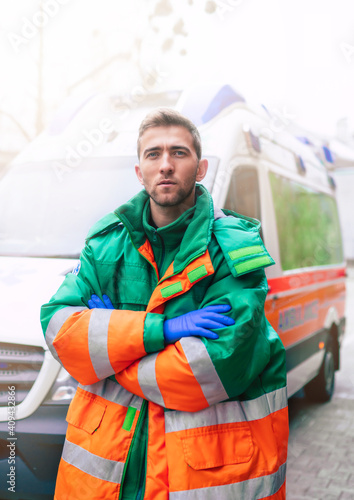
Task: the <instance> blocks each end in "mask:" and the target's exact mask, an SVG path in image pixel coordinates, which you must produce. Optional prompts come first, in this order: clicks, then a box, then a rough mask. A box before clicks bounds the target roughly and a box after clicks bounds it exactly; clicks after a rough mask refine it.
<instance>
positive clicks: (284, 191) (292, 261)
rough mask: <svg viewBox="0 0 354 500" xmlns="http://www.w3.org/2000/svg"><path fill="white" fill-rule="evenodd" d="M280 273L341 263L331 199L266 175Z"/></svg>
mask: <svg viewBox="0 0 354 500" xmlns="http://www.w3.org/2000/svg"><path fill="white" fill-rule="evenodd" d="M269 177H270V184H271V188H272V193H273V202H274V208H275V215H276V221H277V227H278V235H279V247H280V257H281V264H282V268H283V270H288V269H296V268H301V267H309V266H322V265H329V264H337V263H340V262H342V261H343V251H342V240H341V233H340V226H339V219H338V212H337V206H336V202H335V200H334V198H332V197H331V196H329V195H328V194H325V193H320V192H317V191H314V190H313V189H311V188H308V187H306V186H303V185H301V184H299V183H297V182H294V181H292V180H289V179H286V178H284V177H282V176H280V175H278V174H274V173H273V172H271V173H270V174H269Z"/></svg>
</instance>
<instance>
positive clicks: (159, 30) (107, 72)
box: [0, 0, 354, 165]
mask: <svg viewBox="0 0 354 500" xmlns="http://www.w3.org/2000/svg"><path fill="white" fill-rule="evenodd" d="M353 10H354V7H353V3H352V2H351V1H350V0H338V1H337V2H333V1H330V0H322V1H321V0H312V1H311V2H308V1H305V0H299V1H297V2H292V1H289V0H285V1H284V0H267V1H264V0H179V1H174V0H145V1H142V0H130V1H129V2H126V1H121V0H101V1H100V2H95V1H91V0H16V1H15V2H8V1H6V0H1V1H0V35H1V44H0V60H1V63H2V65H1V69H2V71H1V75H2V77H1V80H0V165H4V164H6V163H7V162H8V161H9V160H10V159H11V158H12V157H13V156H14V155H15V154H16V153H18V152H19V151H20V150H21V149H23V148H24V147H25V146H26V144H27V143H28V142H30V141H31V140H33V139H34V138H35V137H36V136H37V135H38V134H39V133H40V132H41V131H42V130H43V129H44V128H45V127H46V126H48V124H49V123H50V120H51V118H52V117H53V115H54V113H55V112H56V110H57V109H58V108H59V107H60V106H61V105H62V103H63V102H64V101H65V99H67V98H68V97H70V96H75V95H84V94H89V93H93V92H96V91H98V92H109V93H113V94H117V95H126V96H127V99H128V98H130V101H134V98H133V97H134V96H133V95H132V91H133V93H134V92H135V99H136V100H137V99H138V94H139V92H140V94H139V97H140V98H141V97H142V96H143V94H144V93H145V94H147V93H149V92H152V91H153V92H157V91H158V92H161V91H165V90H171V89H179V90H180V89H183V88H186V87H188V86H190V85H194V84H198V83H200V82H205V81H208V82H210V81H223V82H227V83H229V84H231V85H232V86H233V87H234V88H235V89H237V90H238V91H239V92H241V93H242V94H243V95H244V96H245V98H246V100H247V101H251V102H252V101H254V102H260V103H263V104H265V105H266V106H267V108H268V109H270V110H272V109H276V110H277V111H278V113H282V114H283V115H285V116H287V117H288V118H289V119H291V120H292V121H295V122H296V123H297V124H299V125H300V126H302V127H305V128H306V129H308V130H311V131H313V132H316V133H318V134H321V135H322V136H326V137H339V138H340V139H341V140H343V141H345V142H347V143H353V136H352V134H353V128H354V127H353V123H354V101H353V99H352V89H353V84H354V24H353V20H352V19H353V16H352V14H353ZM129 96H130V97H129ZM130 104H132V103H131V102H130Z"/></svg>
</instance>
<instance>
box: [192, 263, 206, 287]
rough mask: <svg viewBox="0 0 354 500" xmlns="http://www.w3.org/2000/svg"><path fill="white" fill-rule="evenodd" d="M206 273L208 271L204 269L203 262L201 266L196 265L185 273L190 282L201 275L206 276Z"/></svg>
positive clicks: (201, 276)
mask: <svg viewBox="0 0 354 500" xmlns="http://www.w3.org/2000/svg"><path fill="white" fill-rule="evenodd" d="M207 274H208V271H207V270H206V267H205V266H204V264H203V265H202V266H199V267H197V268H196V269H194V270H193V271H190V272H189V273H187V276H188V279H189V281H190V282H191V283H194V282H195V281H197V280H199V279H200V278H203V276H206V275H207Z"/></svg>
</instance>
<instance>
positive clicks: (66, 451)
mask: <svg viewBox="0 0 354 500" xmlns="http://www.w3.org/2000/svg"><path fill="white" fill-rule="evenodd" d="M62 459H63V460H65V462H67V463H68V464H71V465H73V466H74V467H76V468H78V469H80V470H81V471H82V472H85V473H86V474H90V476H93V477H97V478H98V479H102V481H109V482H110V483H116V484H120V482H121V480H122V474H123V468H124V463H123V462H116V461H114V460H108V459H107V458H102V457H100V456H98V455H94V454H93V453H91V452H90V451H87V450H85V449H84V448H81V447H80V446H78V445H77V444H74V443H71V442H70V441H68V440H67V439H66V440H65V443H64V448H63V453H62Z"/></svg>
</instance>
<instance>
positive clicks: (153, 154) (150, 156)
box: [146, 151, 157, 158]
mask: <svg viewBox="0 0 354 500" xmlns="http://www.w3.org/2000/svg"><path fill="white" fill-rule="evenodd" d="M156 156H157V152H156V151H151V153H148V154H147V155H146V158H156Z"/></svg>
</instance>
